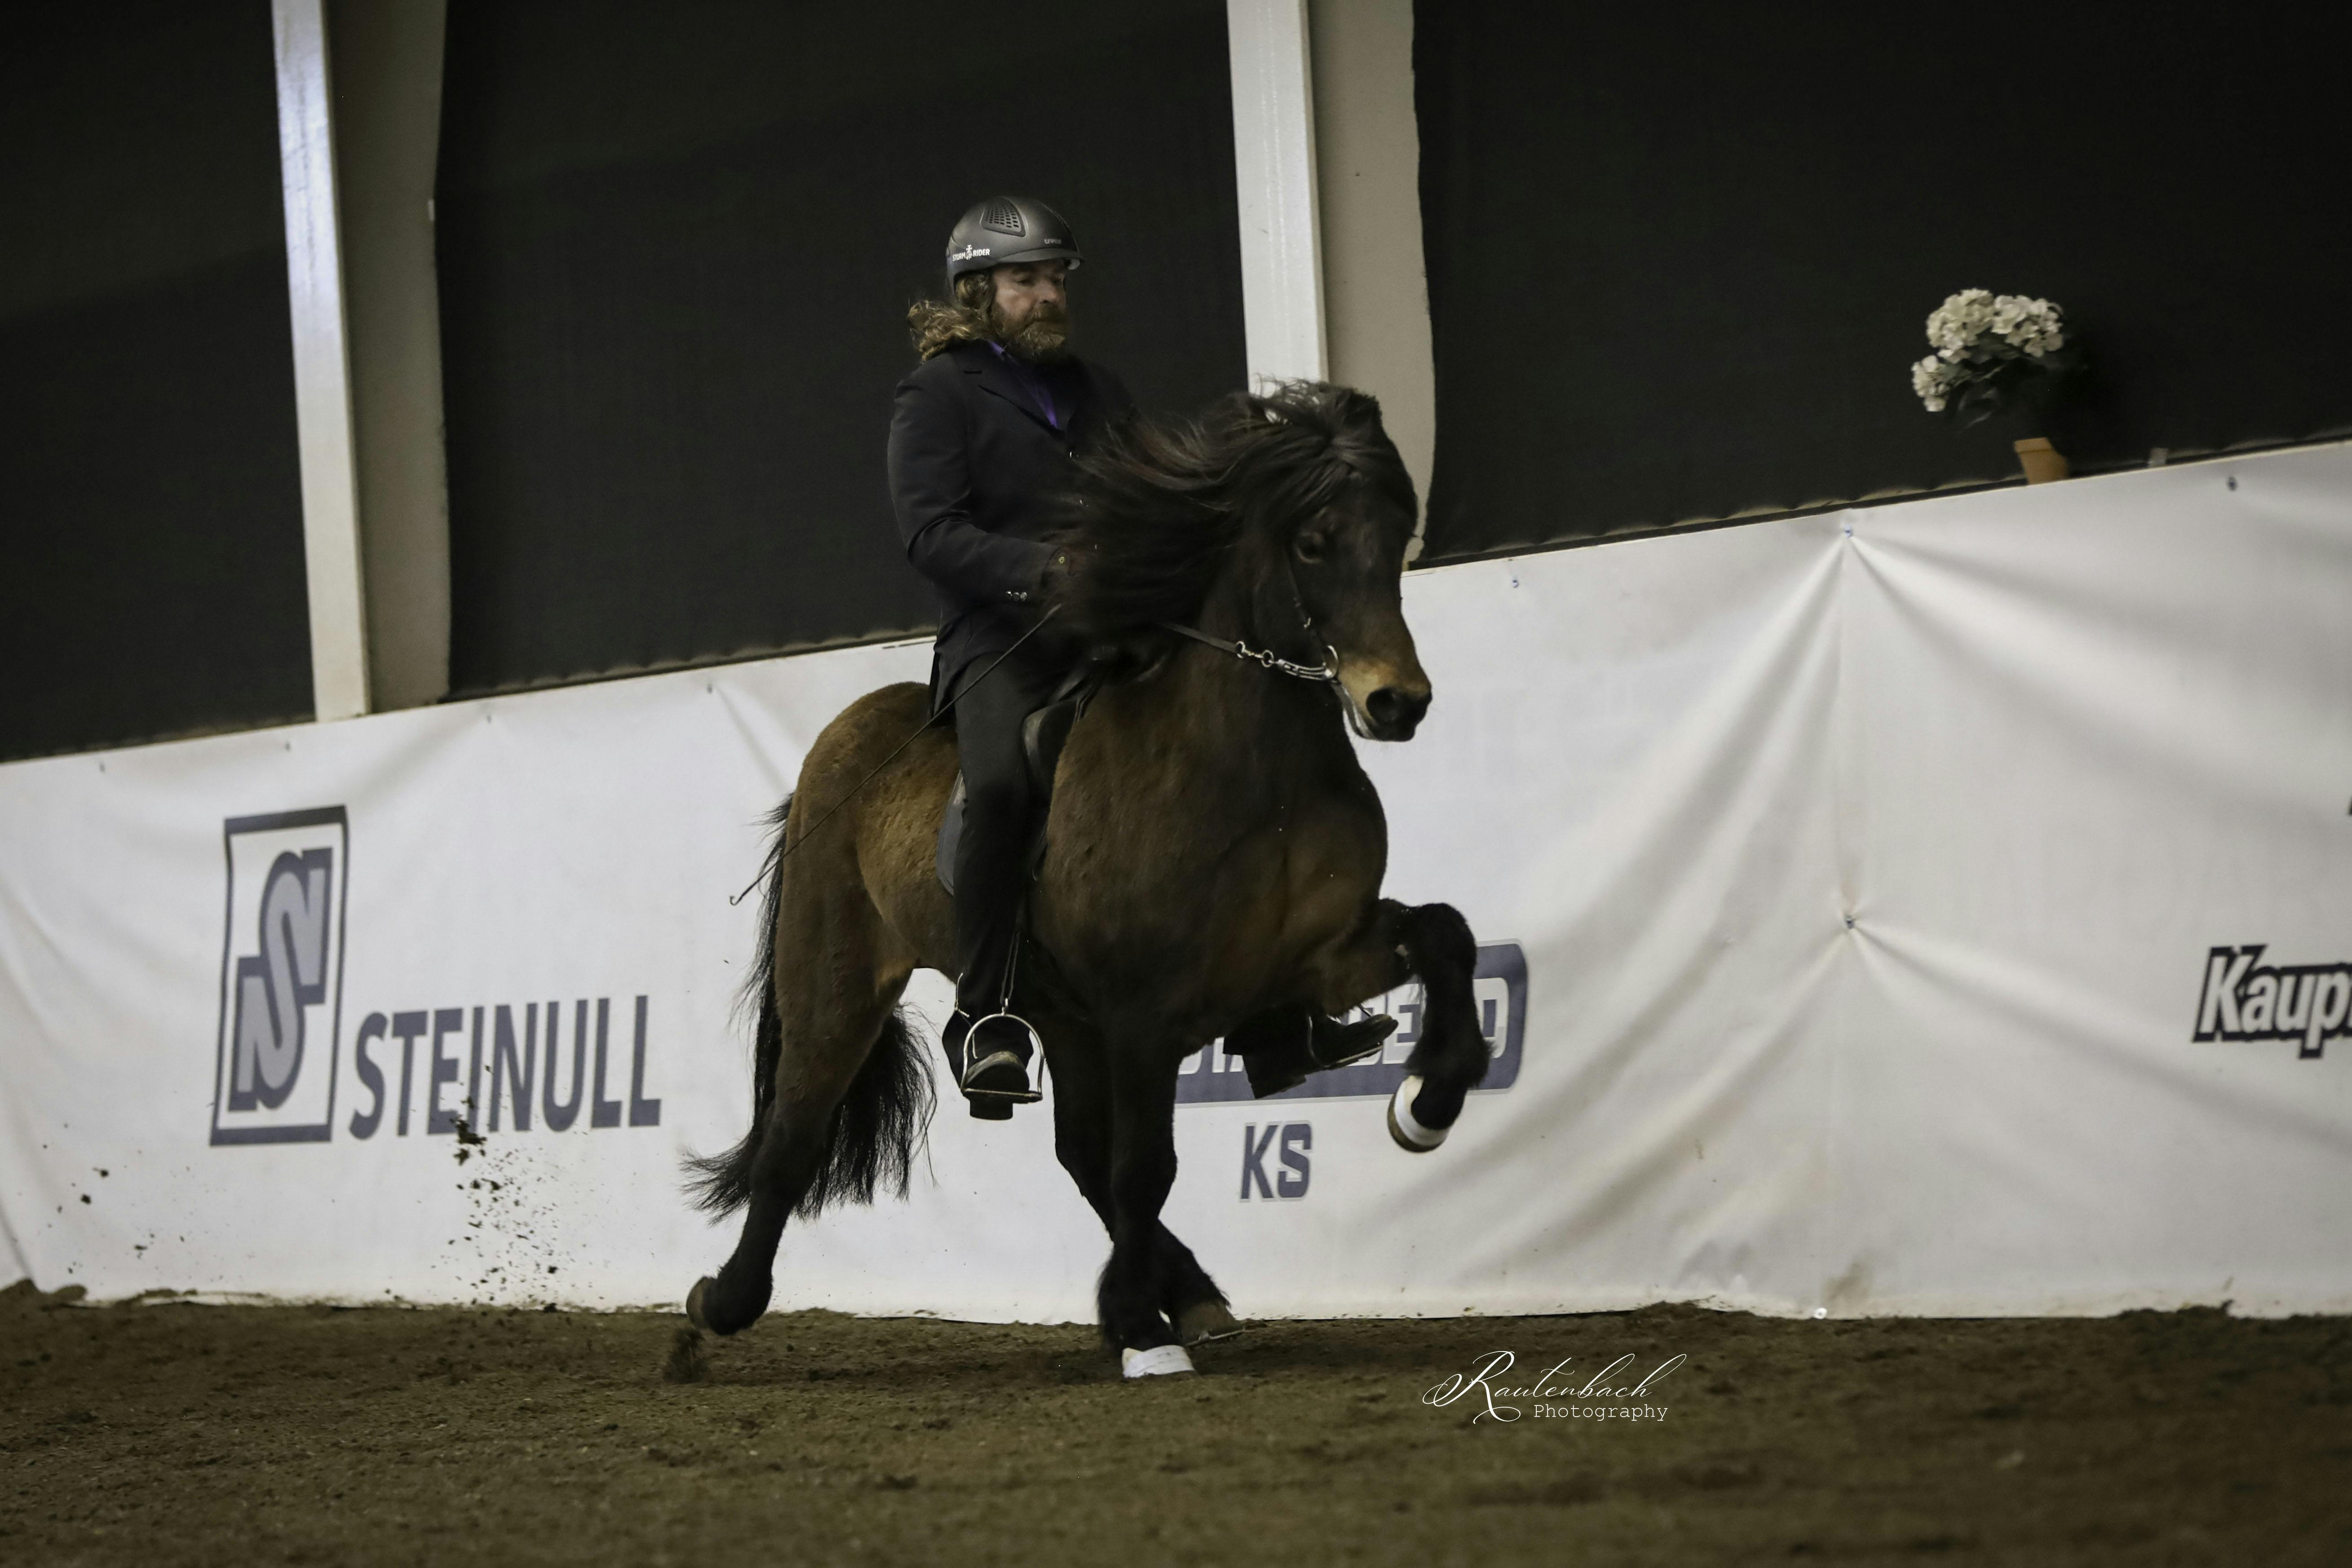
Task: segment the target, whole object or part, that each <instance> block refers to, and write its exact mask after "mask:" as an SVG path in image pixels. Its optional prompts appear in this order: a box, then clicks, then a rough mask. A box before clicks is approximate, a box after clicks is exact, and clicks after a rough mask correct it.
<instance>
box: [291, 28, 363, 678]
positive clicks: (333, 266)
mask: <svg viewBox="0 0 2352 1568" xmlns="http://www.w3.org/2000/svg"><path fill="white" fill-rule="evenodd" d="M271 10H272V12H273V15H274V19H275V23H276V26H275V32H276V35H277V46H278V160H279V163H280V166H281V172H282V177H283V180H284V184H285V190H286V284H287V289H286V292H287V298H288V301H289V305H290V306H291V308H292V310H293V322H294V421H295V429H296V433H297V437H298V439H299V444H300V448H301V458H302V548H303V558H304V562H305V564H306V566H307V568H308V576H309V580H310V690H311V696H312V700H313V701H314V702H315V704H316V707H317V711H318V716H319V717H320V719H322V720H324V719H349V718H352V717H353V716H354V715H357V714H361V713H364V712H366V711H367V710H368V655H367V596H366V593H365V589H364V585H363V584H362V581H361V576H360V533H359V486H358V482H357V474H356V470H355V467H354V464H353V459H352V374H351V350H350V345H349V341H348V335H347V333H346V331H345V320H344V310H343V267H342V243H341V228H340V226H339V224H338V222H337V217H336V211H335V149H334V132H333V124H334V119H333V113H332V104H331V97H330V87H329V83H330V81H331V78H330V76H329V74H328V61H327V23H326V16H325V14H324V0H272V5H271Z"/></svg>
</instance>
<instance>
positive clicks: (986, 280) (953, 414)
mask: <svg viewBox="0 0 2352 1568" xmlns="http://www.w3.org/2000/svg"><path fill="white" fill-rule="evenodd" d="M947 261H948V288H949V291H950V298H949V299H948V300H925V301H923V302H921V303H919V304H918V305H916V306H915V307H914V309H913V310H909V311H908V318H907V319H908V326H909V327H910V328H911V329H912V330H913V331H914V335H915V346H916V348H917V350H918V351H919V353H921V354H922V356H923V363H921V364H920V365H919V366H918V367H917V368H916V369H915V370H914V371H913V372H912V373H911V374H908V376H907V378H906V379H905V380H904V381H901V382H900V383H899V384H898V393H897V395H896V399H895V403H894V406H893V409H892V413H891V420H890V497H891V501H892V504H893V506H894V508H895V509H896V510H897V512H898V530H899V532H900V533H901V535H903V536H904V538H905V540H906V542H907V558H908V560H909V561H911V562H913V563H914V565H915V569H916V570H917V571H919V572H920V573H922V574H923V575H924V576H926V577H928V578H929V579H930V580H931V582H932V584H934V585H935V586H936V587H937V588H938V590H939V593H940V612H941V613H940V633H939V641H938V643H937V644H936V646H935V647H934V650H933V652H932V656H931V710H932V711H933V712H934V713H937V712H939V711H940V710H942V709H943V708H945V707H946V706H947V704H948V703H949V702H950V700H952V701H953V702H954V704H955V710H954V720H955V731H956V747H957V750H958V751H959V752H961V756H962V763H963V779H964V805H963V836H962V838H961V841H960V842H959V843H958V845H957V848H956V858H955V906H956V956H957V960H958V962H959V963H960V964H961V971H962V972H961V976H960V977H959V979H958V980H957V982H956V1011H955V1016H954V1017H953V1018H951V1019H950V1021H949V1024H948V1027H947V1030H946V1031H945V1043H946V1046H947V1049H948V1058H949V1060H950V1064H951V1065H952V1066H953V1068H954V1069H955V1072H956V1076H957V1080H958V1083H959V1086H960V1087H961V1089H962V1090H963V1092H964V1095H965V1097H966V1098H967V1099H969V1100H971V1110H972V1114H973V1115H975V1116H980V1117H985V1118H989V1119H992V1120H1001V1119H1002V1118H1004V1117H1008V1116H1010V1115H1012V1114H1013V1106H1014V1105H1015V1104H1020V1103H1024V1102H1026V1101H1030V1100H1035V1099H1037V1098H1038V1097H1037V1095H1036V1093H1035V1091H1034V1090H1033V1089H1031V1088H1030V1086H1029V1073H1028V1064H1029V1060H1030V1056H1031V1053H1032V1051H1033V1050H1034V1048H1035V1046H1036V1037H1035V1035H1034V1031H1032V1030H1031V1028H1030V1027H1029V1026H1028V1025H1027V1024H1026V1023H1025V1022H1024V1021H1023V1020H1022V1019H1021V1018H1020V1017H1018V1016H1015V1015H1014V1014H1013V1012H1012V1011H1011V1001H1012V998H1011V991H1012V979H1013V976H1012V973H1011V970H1012V965H1013V956H1014V944H1015V942H1016V941H1017V938H1018V931H1017V921H1018V912H1019V908H1020V901H1021V893H1022V882H1023V878H1024V866H1023V860H1024V856H1025V854H1026V852H1027V849H1028V846H1029V839H1030V837H1031V834H1032V831H1033V829H1034V817H1035V813H1036V809H1037V805H1038V803H1037V801H1036V800H1035V799H1034V792H1033V791H1032V789H1031V787H1030V784H1029V777H1028V769H1027V767H1026V764H1025V763H1024V758H1023V755H1022V746H1021V724H1022V721H1023V720H1024V719H1025V718H1027V717H1028V716H1029V715H1030V714H1031V713H1032V712H1034V711H1035V710H1037V709H1039V708H1041V707H1043V706H1044V705H1045V702H1046V701H1047V700H1049V699H1050V698H1051V697H1052V696H1053V693H1054V689H1055V687H1056V686H1057V685H1058V684H1060V681H1061V679H1062V678H1063V676H1064V675H1065V674H1066V670H1067V663H1066V659H1067V656H1066V654H1061V655H1055V654H1051V653H1048V652H1047V651H1046V650H1045V648H1044V647H1042V646H1041V645H1042V644H1043V641H1044V639H1043V638H1036V639H1032V640H1031V641H1029V642H1027V643H1026V644H1023V645H1022V646H1021V647H1019V648H1018V649H1017V650H1016V649H1015V647H1014V645H1015V644H1020V643H1022V638H1023V637H1024V634H1025V633H1027V632H1028V631H1029V630H1031V628H1033V627H1034V626H1035V625H1036V622H1037V616H1038V610H1037V608H1036V603H1037V600H1038V597H1039V591H1040V588H1041V586H1042V584H1043V580H1044V577H1045V571H1046V567H1047V563H1048V562H1049V561H1050V560H1051V559H1052V556H1053V553H1054V552H1053V548H1052V547H1051V546H1050V545H1048V544H1047V543H1045V531H1046V530H1047V528H1048V527H1049V526H1050V520H1049V515H1048V507H1049V504H1050V502H1051V500H1052V498H1053V496H1054V494H1055V491H1057V490H1059V489H1062V488H1063V487H1064V486H1065V485H1066V483H1067V481H1068V480H1069V479H1070V478H1071V477H1072V475H1071V471H1070V459H1071V456H1072V454H1073V453H1075V452H1076V450H1077V449H1078V448H1079V447H1081V446H1082V445H1083V444H1084V443H1085V442H1086V440H1087V437H1089V436H1090V435H1091V434H1093V433H1094V432H1095V431H1096V430H1097V429H1099V428H1101V426H1103V424H1104V422H1105V421H1107V420H1108V419H1109V418H1111V417H1112V416H1116V415H1118V414H1119V413H1122V412H1124V411H1125V410H1126V409H1128V408H1129V407H1130V406H1131V405H1132V404H1131V400H1130V399H1129V396H1128V395H1127V388H1126V387H1125V386H1124V385H1122V384H1120V382H1119V379H1118V376H1116V375H1114V374H1111V373H1110V372H1109V371H1108V370H1107V369H1105V368H1104V367H1103V366H1101V365H1097V364H1090V363H1087V362H1086V361H1084V360H1081V359H1079V358H1077V357H1076V355H1074V354H1072V353H1070V352H1069V346H1068V345H1069V332H1070V317H1069V300H1068V288H1069V274H1070V272H1071V271H1072V269H1074V268H1076V267H1078V266H1079V265H1080V261H1081V258H1080V257H1079V255H1078V247H1077V241H1076V239H1075V238H1074V237H1072V235H1071V233H1070V226H1069V225H1068V224H1066V223H1065V222H1063V221H1062V217H1061V215H1060V214H1058V213H1056V212H1055V211H1054V210H1053V208H1051V207H1048V206H1046V205H1044V204H1042V203H1039V202H1033V201H1025V200H1022V199H1020V198H1017V197H1012V196H997V197H993V198H992V199H990V200H988V201H984V202H982V203H980V204H979V205H976V206H974V207H973V208H972V209H971V211H970V212H968V213H966V214H964V215H963V220H962V221H961V222H960V223H958V224H957V225H956V226H955V231H954V232H953V233H952V234H950V236H949V237H948V258H947ZM1008 656H1009V657H1008ZM983 677H984V678H985V679H983ZM975 1022H978V1024H979V1026H980V1027H979V1028H978V1030H977V1031H975V1030H974V1029H973V1025H974V1023H975Z"/></svg>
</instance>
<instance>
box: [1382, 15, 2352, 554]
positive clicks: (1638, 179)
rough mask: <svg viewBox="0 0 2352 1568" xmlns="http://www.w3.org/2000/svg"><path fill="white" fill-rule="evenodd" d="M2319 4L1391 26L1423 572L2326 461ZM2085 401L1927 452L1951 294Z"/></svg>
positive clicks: (2347, 401) (2349, 212) (2325, 160)
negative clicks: (2007, 297) (1430, 378)
mask: <svg viewBox="0 0 2352 1568" xmlns="http://www.w3.org/2000/svg"><path fill="white" fill-rule="evenodd" d="M2331 16H2332V14H2331V13H2330V12H2329V11H2328V10H2327V9H2326V8H2325V7H2314V6H2308V5H2298V6H2286V5H2252V6H2246V5H2235V6H2227V7H2225V6H2222V5H2218V4H2213V3H2210V0H2209V3H2206V4H2200V5H2174V6H2156V7H2141V8H2138V9H2134V10H2117V9H2116V8H2115V7H2113V6H2106V5H2081V4H2074V5H2058V6H2051V7H2043V6H2037V7H2032V8H2029V9H2016V8H2011V9H2009V10H2000V9H1996V10H1994V11H1992V12H1990V13H1986V14H1985V15H1983V16H1975V15H1974V14H1971V16H1970V17H1969V20H1968V22H1967V24H1966V25H1965V26H1962V25H1960V24H1959V23H1958V22H1956V20H1955V18H1954V16H1952V15H1951V14H1949V13H1948V12H1945V11H1941V10H1937V9H1933V8H1926V7H1919V6H1901V5H1893V6H1889V5H1867V6H1865V5H1839V6H1832V7H1827V8H1824V7H1820V6H1815V7H1811V8H1804V9H1800V10H1797V11H1790V10H1788V9H1786V8H1780V9H1770V8H1759V7H1754V6H1744V5H1664V6H1658V5H1652V6H1637V7H1631V8H1627V7H1609V6H1591V5H1578V6H1562V5H1517V4H1508V3H1506V0H1442V3H1440V0H1430V3H1425V4H1423V5H1419V6H1418V7H1417V14H1416V20H1417V25H1418V32H1417V36H1416V39H1415V68H1416V76H1417V93H1418V99H1419V109H1420V115H1421V133H1422V199H1423V225H1424V233H1425V243H1426V248H1427V258H1428V268H1429V286H1430V303H1431V310H1432V316H1433V325H1434V328H1435V339H1436V354H1437V399H1438V405H1437V407H1438V436H1437V459H1436V472H1435V475H1434V478H1433V483H1432V487H1431V489H1432V496H1431V509H1430V510H1431V521H1430V530H1429V531H1430V540H1431V554H1432V556H1433V557H1434V558H1443V557H1445V556H1449V555H1454V556H1459V555H1464V554H1470V553H1476V552H1491V551H1497V550H1503V549H1508V548H1512V547H1515V546H1517V545H1521V544H1525V543H1528V542H1540V541H1547V540H1552V541H1558V540H1570V539H1577V538H1586V537H1591V536H1594V535H1598V534H1603V533H1607V532H1611V531H1621V530H1643V529H1654V528H1659V527H1664V526H1668V525H1671V524H1674V523H1675V522H1678V521H1695V520H1704V519H1720V518H1724V517H1727V516H1730V515H1732V514H1734V513H1737V512H1740V511H1743V510H1749V509H1776V510H1777V509H1792V508H1799V507H1803V506H1808V505H1813V504H1819V503H1821V502H1824V501H1831V500H1851V499H1856V498H1860V497H1864V496H1868V495H1871V494H1873V493H1874V492H1882V491H1886V490H1890V489H1927V488H1932V487H1935V486H1938V485H1947V484H1961V483H1968V482H1971V481H1979V482H1981V481H1995V480H1999V479H2004V478H2007V477H2010V476H2012V475H2014V474H2015V472H2016V460H2015V458H2014V457H2013V455H2012V454H2011V451H2010V442H2011V440H2013V439H2015V438H2016V437H2019V436H2021V435H2029V434H2046V435H2048V436H2050V437H2053V439H2054V440H2055V441H2056V443H2057V445H2058V446H2059V447H2060V449H2061V450H2063V451H2064V452H2065V453H2067V454H2068V456H2069V457H2071V458H2073V459H2074V463H2075V466H2076V468H2077V471H2082V470H2084V469H2094V470H2095V469H2097V468H2115V467H2121V466H2128V465H2134V464H2139V463H2145V462H2147V460H2148V458H2149V453H2150V449H2151V448H2152V447H2168V448H2169V449H2170V451H2171V452H2172V453H2173V454H2174V455H2176V456H2179V455H2188V454H2191V453H2196V452H2202V451H2211V450H2216V449H2220V448H2222V447H2229V446H2231V445H2236V444H2246V443H2263V442H2280V441H2291V440H2298V439H2305V438H2309V437H2314V436H2317V435H2322V434H2328V433H2340V432H2342V431H2343V430H2344V429H2345V427H2346V426H2347V425H2352V376H2347V374H2346V372H2345V366H2346V365H2347V363H2352V315H2347V311H2346V310H2344V309H2343V306H2342V292H2343V287H2344V279H2345V275H2346V267H2347V260H2346V258H2347V256H2352V203H2347V201H2346V200H2345V199H2344V194H2343V193H2344V181H2345V171H2346V169H2347V165H2352V129H2347V128H2348V127H2352V119H2347V116H2346V115H2345V113H2344V112H2343V102H2344V88H2343V73H2342V68H2341V60H2342V56H2341V53H2340V50H2339V49H2338V48H2337V47H2336V43H2335V33H2336V26H2335V24H2334V22H2333V21H2331V19H2330V17H2331ZM1963 288H1986V289H1992V290H1993V291H1994V292H1996V293H2024V294H2032V295H2038V296H2042V297H2045V298H2049V299H2052V300H2056V301H2057V302H2058V303H2059V304H2060V305H2061V306H2063V308H2064V309H2065V310H2066V314H2067V318H2068V320H2069V321H2070V322H2071V323H2072V325H2073V327H2074V330H2075V332H2076V334H2077V336H2078V338H2079V340H2080V341H2081V342H2083V343H2084V346H2085V348H2086V350H2087V353H2088V354H2089V356H2090V361H2091V368H2090V370H2089V372H2088V373H2087V374H2085V375H2084V377H2083V378H2082V379H2081V380H2080V381H2079V382H2077V383H2076V384H2074V386H2072V387H2071V388H2070V389H2069V390H2068V394H2067V395H2066V397H2065V398H2064V399H2063V401H2062V402H2061V403H2060V404H2059V405H2058V406H2057V407H2056V408H2055V409H2054V410H2053V413H2052V415H2051V416H2049V417H2048V418H2047V419H2046V420H2043V421H2041V422H2040V426H2039V427H2038V428H2027V427H2026V426H2025V425H2024V424H2023V423H2022V422H2016V423H2008V424H2004V423H2001V422H1999V421H1996V422H1995V423H1993V424H1990V425H1987V426H1979V427H1977V428H1976V429H1974V430H1971V431H1966V432H1963V431H1958V430H1957V429H1955V428H1953V427H1952V426H1948V425H1946V424H1945V423H1943V422H1942V421H1940V420H1938V419H1936V418H1934V417H1931V416H1928V415H1927V414H1926V413H1925V412H1924V411H1923V410H1922V409H1921V407H1920V405H1919V404H1918V402H1917V400H1916V397H1914V395H1912V392H1911V390H1910V384H1909V375H1908V369H1907V367H1908V365H1909V363H1910V362H1912V361H1914V360H1916V359H1917V358H1919V357H1920V356H1921V355H1923V354H1925V353H1927V352H1928V348H1927V342H1925V339H1924V337H1923V333H1922V327H1923V323H1924V321H1925V319H1926V317H1927V313H1928V311H1930V310H1933V309H1934V308H1935V307H1936V306H1937V304H1938V303H1939V302H1940V301H1941V300H1943V298H1944V297H1945V296H1946V295H1947V294H1948V293H1950V292H1952V291H1953V290H1955V289H1963Z"/></svg>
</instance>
